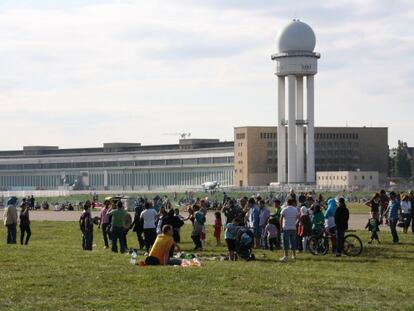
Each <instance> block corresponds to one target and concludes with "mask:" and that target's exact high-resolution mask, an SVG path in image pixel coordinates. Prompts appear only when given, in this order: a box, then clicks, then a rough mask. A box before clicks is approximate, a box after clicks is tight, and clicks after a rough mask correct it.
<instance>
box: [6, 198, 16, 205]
mask: <svg viewBox="0 0 414 311" xmlns="http://www.w3.org/2000/svg"><path fill="white" fill-rule="evenodd" d="M16 203H17V198H16V197H10V198H9V199H8V200H7V205H16Z"/></svg>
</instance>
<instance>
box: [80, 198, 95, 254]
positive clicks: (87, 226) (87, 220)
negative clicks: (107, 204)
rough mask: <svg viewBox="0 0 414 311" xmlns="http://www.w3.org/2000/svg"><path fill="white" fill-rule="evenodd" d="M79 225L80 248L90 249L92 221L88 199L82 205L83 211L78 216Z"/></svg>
mask: <svg viewBox="0 0 414 311" xmlns="http://www.w3.org/2000/svg"><path fill="white" fill-rule="evenodd" d="M79 226H80V230H81V232H82V248H83V249H84V250H85V251H91V250H92V243H93V221H92V215H91V202H90V201H89V200H88V201H86V202H85V204H84V206H83V212H82V214H81V216H80V218H79Z"/></svg>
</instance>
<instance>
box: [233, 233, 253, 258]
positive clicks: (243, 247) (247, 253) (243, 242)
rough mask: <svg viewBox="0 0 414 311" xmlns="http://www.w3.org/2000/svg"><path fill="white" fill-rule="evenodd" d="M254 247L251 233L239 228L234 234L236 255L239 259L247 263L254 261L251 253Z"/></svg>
mask: <svg viewBox="0 0 414 311" xmlns="http://www.w3.org/2000/svg"><path fill="white" fill-rule="evenodd" d="M253 245H254V235H253V232H252V231H251V230H249V229H247V228H244V227H240V229H239V230H238V231H237V233H236V254H237V256H239V257H240V258H243V259H245V260H247V261H249V260H254V259H255V256H254V254H253V253H252V249H253Z"/></svg>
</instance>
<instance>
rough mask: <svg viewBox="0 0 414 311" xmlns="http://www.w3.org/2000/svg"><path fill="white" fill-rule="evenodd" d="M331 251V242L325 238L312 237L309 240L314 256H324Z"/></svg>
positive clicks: (310, 249)
mask: <svg viewBox="0 0 414 311" xmlns="http://www.w3.org/2000/svg"><path fill="white" fill-rule="evenodd" d="M328 250H329V241H328V239H325V238H319V237H311V238H310V240H309V251H310V252H311V254H312V255H315V256H316V255H319V256H323V255H326V253H327V252H328Z"/></svg>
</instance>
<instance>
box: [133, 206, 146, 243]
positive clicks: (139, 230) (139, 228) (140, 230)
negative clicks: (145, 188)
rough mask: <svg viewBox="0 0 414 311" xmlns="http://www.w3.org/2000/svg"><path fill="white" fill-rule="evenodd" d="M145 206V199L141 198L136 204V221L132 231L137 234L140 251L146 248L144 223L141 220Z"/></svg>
mask: <svg viewBox="0 0 414 311" xmlns="http://www.w3.org/2000/svg"><path fill="white" fill-rule="evenodd" d="M144 204H145V200H144V199H143V198H140V199H139V200H138V201H137V202H136V205H135V215H134V221H133V222H132V224H131V228H132V231H133V232H135V233H136V234H137V239H138V243H139V248H140V249H143V248H144V246H145V242H144V237H143V234H144V223H143V221H142V219H141V213H142V211H143V210H144Z"/></svg>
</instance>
